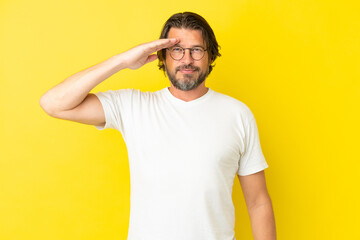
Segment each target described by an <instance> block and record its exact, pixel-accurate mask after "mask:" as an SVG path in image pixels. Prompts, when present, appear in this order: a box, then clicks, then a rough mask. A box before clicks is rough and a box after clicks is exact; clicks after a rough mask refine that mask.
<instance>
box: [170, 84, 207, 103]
mask: <svg viewBox="0 0 360 240" xmlns="http://www.w3.org/2000/svg"><path fill="white" fill-rule="evenodd" d="M168 89H169V91H170V93H171V94H172V95H173V96H174V97H176V98H179V99H181V100H183V101H185V102H190V101H192V100H195V99H197V98H199V97H201V96H203V95H204V94H205V93H207V92H208V90H209V89H208V88H207V87H205V84H204V83H203V84H201V85H199V86H198V87H197V88H195V89H193V90H190V91H182V90H180V89H177V88H175V87H174V86H173V85H172V84H171V86H170V87H168Z"/></svg>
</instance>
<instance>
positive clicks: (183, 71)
mask: <svg viewBox="0 0 360 240" xmlns="http://www.w3.org/2000/svg"><path fill="white" fill-rule="evenodd" d="M180 72H181V73H184V74H189V73H193V72H195V70H193V69H183V70H180Z"/></svg>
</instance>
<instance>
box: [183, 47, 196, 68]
mask: <svg viewBox="0 0 360 240" xmlns="http://www.w3.org/2000/svg"><path fill="white" fill-rule="evenodd" d="M193 61H194V59H192V57H191V52H190V49H185V53H184V56H183V58H182V59H181V62H182V63H184V64H186V65H188V64H190V63H192V62H193Z"/></svg>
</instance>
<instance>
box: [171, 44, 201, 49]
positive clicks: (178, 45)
mask: <svg viewBox="0 0 360 240" xmlns="http://www.w3.org/2000/svg"><path fill="white" fill-rule="evenodd" d="M175 46H176V47H182V48H184V47H183V46H180V44H178V43H177V44H175V45H174V47H175ZM191 47H192V48H193V47H202V48H205V47H204V46H202V45H192V46H191Z"/></svg>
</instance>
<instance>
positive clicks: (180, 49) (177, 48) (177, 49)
mask: <svg viewBox="0 0 360 240" xmlns="http://www.w3.org/2000/svg"><path fill="white" fill-rule="evenodd" d="M172 50H173V51H174V52H182V48H180V47H174V48H173V49H172Z"/></svg>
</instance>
